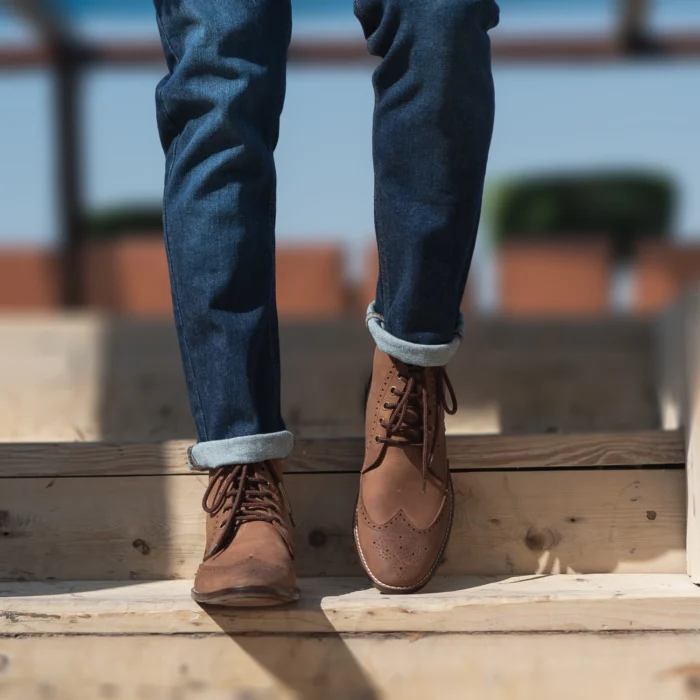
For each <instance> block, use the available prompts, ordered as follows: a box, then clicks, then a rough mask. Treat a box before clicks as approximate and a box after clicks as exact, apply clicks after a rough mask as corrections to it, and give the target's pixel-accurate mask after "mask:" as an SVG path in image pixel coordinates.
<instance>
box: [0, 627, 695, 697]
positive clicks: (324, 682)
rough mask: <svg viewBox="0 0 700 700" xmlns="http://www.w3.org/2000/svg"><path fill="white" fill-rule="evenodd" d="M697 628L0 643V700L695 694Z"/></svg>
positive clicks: (66, 639) (64, 639)
mask: <svg viewBox="0 0 700 700" xmlns="http://www.w3.org/2000/svg"><path fill="white" fill-rule="evenodd" d="M699 656H700V634H698V633H697V632H687V633H681V634H679V633H653V632H647V633H638V634H634V635H630V634H619V635H609V634H606V635H594V634H551V635H550V634H545V635H542V634H517V635H515V634H510V635H498V634H487V635H479V634H461V635H457V634H442V635H421V634H410V635H391V636H378V637H375V636H360V635H351V636H345V635H336V636H329V635H324V636H315V635H310V636H303V635H282V636H269V635H256V636H242V635H238V636H231V637H227V636H223V635H215V636H205V637H200V638H196V637H192V636H178V635H175V636H171V637H165V636H145V637H79V636H74V637H25V638H7V639H0V660H1V662H2V666H1V667H0V674H2V675H0V699H1V700H18V698H21V699H22V700H46V699H47V698H51V700H95V698H105V699H109V698H144V699H146V698H149V699H151V700H172V699H175V698H179V699H182V700H194V699H195V698H206V699H207V700H231V699H232V698H239V699H241V700H243V699H244V698H246V699H250V700H253V699H255V700H263V699H264V700H298V699H299V698H305V699H306V700H327V699H328V698H334V699H338V700H350V698H357V699H359V698H362V700H378V699H379V698H382V699H384V700H425V699H426V698H462V697H468V698H478V699H479V700H534V699H535V698H536V699H537V700H559V699H560V698H567V700H590V699H591V698H596V697H600V698H614V700H659V699H660V698H663V700H692V699H693V698H696V697H697V696H698V692H697V687H698V683H699V682H700V672H699V671H700V669H699V668H698V657H699Z"/></svg>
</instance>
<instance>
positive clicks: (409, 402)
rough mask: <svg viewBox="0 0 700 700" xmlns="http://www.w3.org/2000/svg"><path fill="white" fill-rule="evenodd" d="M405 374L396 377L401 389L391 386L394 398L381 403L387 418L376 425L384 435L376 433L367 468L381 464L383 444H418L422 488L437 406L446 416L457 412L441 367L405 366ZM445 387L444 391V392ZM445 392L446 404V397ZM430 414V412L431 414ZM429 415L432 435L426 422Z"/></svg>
mask: <svg viewBox="0 0 700 700" xmlns="http://www.w3.org/2000/svg"><path fill="white" fill-rule="evenodd" d="M429 373H433V376H434V380H435V388H436V391H437V407H438V410H436V411H433V410H432V408H431V407H430V400H429V395H428V378H429ZM407 374H408V376H407V377H404V376H402V375H399V379H401V381H403V382H405V385H404V388H403V389H402V390H397V389H396V387H391V394H392V395H393V396H395V397H396V401H394V402H391V403H385V404H384V408H385V409H391V415H390V416H389V419H388V420H385V419H384V418H381V419H380V421H379V424H380V425H381V426H382V428H384V430H385V431H386V436H385V437H381V436H377V437H376V440H377V442H381V443H382V444H383V448H382V450H381V452H380V453H379V456H378V457H377V459H376V461H375V462H374V464H371V465H370V467H369V468H370V469H372V468H374V467H376V466H378V465H379V464H381V462H382V460H383V459H384V455H385V454H386V450H387V447H389V446H394V447H421V448H422V473H423V489H424V490H425V485H426V480H427V478H428V472H429V471H430V468H431V466H432V462H433V456H434V454H435V446H436V444H437V435H438V428H439V425H438V422H439V420H440V410H439V409H440V407H442V408H443V409H444V411H445V413H447V414H448V415H450V416H452V415H454V414H455V413H456V412H457V397H456V395H455V391H454V388H453V387H452V383H451V382H450V379H449V377H448V376H447V372H446V371H445V368H444V367H416V366H411V365H409V366H407ZM445 389H447V393H446V392H445ZM448 395H449V403H448V401H447V397H448ZM433 414H434V415H433ZM431 417H432V438H430V437H429V436H430V435H431V431H430V421H431Z"/></svg>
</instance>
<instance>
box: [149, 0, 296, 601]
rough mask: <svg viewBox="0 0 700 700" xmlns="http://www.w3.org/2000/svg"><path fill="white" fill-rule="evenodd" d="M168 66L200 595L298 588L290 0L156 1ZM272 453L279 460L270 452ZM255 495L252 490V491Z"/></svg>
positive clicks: (171, 243) (171, 239)
mask: <svg viewBox="0 0 700 700" xmlns="http://www.w3.org/2000/svg"><path fill="white" fill-rule="evenodd" d="M155 5H156V12H157V18H158V24H159V29H160V33H161V39H162V43H163V49H164V52H165V56H166V59H167V63H168V74H167V75H166V77H165V78H164V79H163V80H162V81H161V82H160V84H159V85H158V88H157V94H156V98H157V99H156V103H157V117H158V126H159V131H160V136H161V141H162V144H163V148H164V150H165V153H166V179H165V194H164V204H163V220H164V228H165V241H166V247H167V253H168V262H169V265H170V276H171V284H172V292H173V305H174V312H175V321H176V325H177V330H178V336H179V340H180V347H181V351H182V358H183V366H184V371H185V376H186V379H187V385H188V389H189V396H190V402H191V406H192V413H193V415H194V420H195V424H196V428H197V437H198V442H197V444H196V445H195V446H194V447H193V448H192V449H191V450H190V453H189V458H190V466H191V467H192V468H194V469H209V470H210V488H209V490H208V491H207V496H206V497H205V501H204V507H205V510H206V511H207V513H208V515H209V517H208V518H207V551H206V553H205V563H204V564H203V565H202V567H201V568H200V571H199V572H198V574H197V579H196V581H195V591H194V594H195V597H197V599H198V600H200V602H217V603H220V604H226V603H229V604H239V605H242V604H249V603H250V602H257V603H258V604H261V603H266V602H270V603H274V602H284V601H285V600H289V599H291V598H293V597H294V596H295V595H296V591H295V588H296V583H295V580H294V577H293V571H292V565H291V545H290V539H289V536H288V535H289V518H288V512H287V510H288V509H287V504H286V499H285V497H284V494H283V487H282V485H281V468H280V465H279V462H278V461H276V460H279V459H281V458H284V457H286V456H287V455H288V454H289V453H290V452H291V449H292V443H293V438H292V435H291V433H289V432H287V431H286V430H285V426H284V423H283V420H282V417H281V412H280V362H279V347H278V328H277V311H276V305H275V264H274V261H275V243H274V235H275V234H274V227H275V165H274V159H273V151H274V149H275V146H276V143H277V137H278V130H279V119H280V113H281V110H282V104H283V101H284V90H285V71H286V55H287V48H288V45H289V38H290V33H291V8H290V4H289V0H257V2H240V0H156V1H155ZM273 460H274V461H273ZM251 494H252V495H251Z"/></svg>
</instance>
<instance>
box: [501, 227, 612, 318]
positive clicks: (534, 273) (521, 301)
mask: <svg viewBox="0 0 700 700" xmlns="http://www.w3.org/2000/svg"><path fill="white" fill-rule="evenodd" d="M498 265H499V293H500V297H499V298H500V310H501V312H502V313H504V314H506V315H512V316H593V315H597V314H603V313H605V312H606V311H607V310H608V303H609V300H608V294H609V283H610V273H611V268H612V262H611V252H610V248H609V246H608V244H607V243H606V242H605V241H604V240H602V239H590V240H589V239H585V240H562V241H549V240H547V241H545V240H543V241H527V242H525V241H523V242H517V243H508V244H505V245H503V246H502V247H501V248H500V250H499V253H498Z"/></svg>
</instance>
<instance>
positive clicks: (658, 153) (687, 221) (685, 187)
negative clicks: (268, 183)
mask: <svg viewBox="0 0 700 700" xmlns="http://www.w3.org/2000/svg"><path fill="white" fill-rule="evenodd" d="M62 1H63V2H64V3H66V4H68V5H70V6H71V7H77V6H81V7H82V6H83V5H84V0H62ZM106 2H107V0H100V3H102V4H101V5H100V6H101V7H105V5H104V4H103V3H106ZM118 4H119V5H120V6H121V7H122V10H121V11H120V12H119V13H118V15H114V14H109V13H98V14H97V15H89V14H88V15H85V14H82V13H81V12H78V22H79V26H80V28H81V30H82V31H84V32H86V33H88V34H91V35H103V34H107V33H109V34H119V33H122V32H125V33H128V35H129V36H133V35H134V34H135V33H136V34H139V35H141V34H142V35H143V36H155V27H154V26H153V20H152V17H151V10H150V2H149V0H119V3H118ZM500 4H501V6H502V25H501V27H499V29H497V30H496V32H501V33H508V32H513V33H517V32H528V31H531V30H532V29H533V28H537V29H538V30H539V31H571V30H572V28H573V27H576V28H577V30H579V31H581V28H582V27H583V28H585V29H587V30H590V31H596V30H600V29H604V28H606V27H607V26H609V20H610V16H611V15H610V13H611V11H612V10H611V4H610V3H609V2H604V0H587V1H586V3H576V2H574V3H572V4H570V5H567V4H565V3H564V0H556V1H555V0H503V2H501V3H500ZM127 6H128V8H129V9H130V10H131V11H132V13H127V12H126V11H125V8H127ZM321 6H322V7H323V8H327V9H329V10H330V12H325V11H323V12H318V11H317V10H318V8H319V7H321ZM350 6H351V1H350V0H343V3H342V4H341V3H336V2H331V0H323V2H321V0H306V2H299V3H297V5H296V6H295V7H296V11H297V12H296V16H295V20H296V24H295V31H296V32H297V34H311V35H314V34H318V33H319V32H323V33H324V35H325V34H327V32H330V31H334V32H338V33H342V34H349V35H353V36H359V27H358V26H357V25H356V22H355V21H354V19H353V18H352V14H351V10H350ZM657 7H658V8H659V9H658V11H657V12H656V13H655V15H654V22H655V24H656V25H657V26H661V27H665V28H668V27H674V26H683V27H687V26H688V25H689V24H693V23H695V26H697V27H698V29H700V2H698V0H666V1H665V2H664V3H659V4H658V5H657ZM563 8H566V9H565V10H564V9H563ZM134 9H136V10H137V11H136V12H135V14H134V13H133V10H134ZM577 18H578V19H577ZM584 20H585V21H584ZM3 40H5V41H21V40H23V39H22V33H21V30H20V29H19V28H18V26H17V25H16V24H15V23H12V22H10V21H8V20H7V19H3V18H1V17H0V41H3ZM162 72H163V71H162V69H153V70H149V71H144V70H140V71H137V72H134V71H114V70H108V71H104V70H102V71H99V72H93V73H89V74H88V75H87V76H86V79H85V82H84V86H83V94H84V112H83V124H84V140H85V146H86V154H87V156H86V163H85V164H84V165H85V180H86V186H87V200H88V204H89V206H90V207H91V208H96V207H100V206H104V205H110V204H114V203H120V202H131V201H157V200H158V199H159V197H160V195H161V192H162V178H163V155H162V152H161V150H160V144H159V141H158V137H157V133H156V129H155V117H154V98H153V91H154V87H155V85H156V83H157V82H158V80H159V79H160V77H161V76H162ZM494 77H495V82H496V92H497V118H496V127H495V133H494V140H493V146H492V152H491V159H490V164H489V172H488V184H489V186H492V185H494V184H497V183H498V181H499V180H500V179H502V178H503V177H505V176H510V175H512V174H527V173H535V172H542V171H549V170H572V169H577V168H586V169H593V168H600V167H635V168H645V169H652V170H655V171H656V170H661V171H663V172H668V173H669V174H671V175H672V176H673V177H675V178H676V179H677V181H678V184H679V188H680V195H681V200H680V206H679V210H678V216H677V221H676V227H675V228H676V231H677V234H678V235H679V236H680V237H694V236H698V237H700V136H699V135H698V126H697V125H698V124H700V61H689V62H671V63H649V64H646V63H643V64H634V65H629V64H624V65H622V64H621V65H617V66H615V67H611V66H599V67H574V66H570V65H556V66H518V65H516V64H512V63H510V64H508V63H499V64H497V65H496V66H495V70H494ZM370 78H371V66H358V67H352V68H332V69H330V68H323V67H321V68H310V67H303V68H302V67H290V71H289V77H288V89H287V103H286V106H285V111H284V114H283V119H282V131H281V140H280V145H279V148H278V151H277V164H278V171H279V202H278V238H279V239H280V240H282V241H284V240H302V239H303V240H310V239H311V240H318V239H324V240H329V239H331V240H337V241H339V242H342V243H343V244H345V245H346V247H347V248H348V250H349V252H350V254H351V256H352V255H355V257H357V255H358V254H359V253H358V251H359V250H360V249H361V248H363V247H364V246H365V245H366V244H367V242H368V241H370V240H371V238H372V236H373V211H372V199H373V197H372V187H373V184H372V161H371V121H372V103H373V92H372V87H371V83H370ZM50 99H51V86H50V83H49V81H48V79H47V77H46V76H45V75H42V74H40V73H23V74H17V75H10V74H8V73H0V105H1V106H2V109H0V134H1V136H0V244H5V245H12V244H22V245H27V244H32V245H51V244H52V243H53V242H54V241H55V234H56V231H55V223H54V222H55V207H54V203H53V201H52V178H51V175H52V171H51V160H50V154H51V147H52V146H51V123H50V121H49V107H50Z"/></svg>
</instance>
